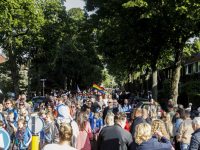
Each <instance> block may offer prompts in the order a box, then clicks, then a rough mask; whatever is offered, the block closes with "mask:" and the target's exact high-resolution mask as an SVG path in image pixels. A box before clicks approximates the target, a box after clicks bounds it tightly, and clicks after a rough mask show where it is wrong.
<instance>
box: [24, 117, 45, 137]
mask: <svg viewBox="0 0 200 150" xmlns="http://www.w3.org/2000/svg"><path fill="white" fill-rule="evenodd" d="M44 125H45V123H44V120H43V119H42V118H41V117H40V116H37V115H36V116H32V117H31V118H30V119H29V120H28V122H27V127H28V129H29V130H30V131H31V133H33V134H35V133H40V132H41V131H42V129H43V127H44Z"/></svg>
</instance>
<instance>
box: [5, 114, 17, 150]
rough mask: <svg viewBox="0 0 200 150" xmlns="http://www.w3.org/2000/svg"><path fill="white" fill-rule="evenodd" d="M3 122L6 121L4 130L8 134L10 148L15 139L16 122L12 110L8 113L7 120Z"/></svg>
mask: <svg viewBox="0 0 200 150" xmlns="http://www.w3.org/2000/svg"><path fill="white" fill-rule="evenodd" d="M5 123H6V131H7V132H8V134H9V135H10V139H11V144H10V149H11V148H12V146H13V143H14V139H15V132H16V131H17V122H16V121H15V120H14V112H13V111H11V112H9V113H8V120H7V121H6V122H5Z"/></svg>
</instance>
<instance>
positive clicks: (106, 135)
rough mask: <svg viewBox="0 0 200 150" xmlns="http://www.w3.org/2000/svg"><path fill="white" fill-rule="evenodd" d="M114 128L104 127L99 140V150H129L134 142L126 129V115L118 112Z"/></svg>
mask: <svg viewBox="0 0 200 150" xmlns="http://www.w3.org/2000/svg"><path fill="white" fill-rule="evenodd" d="M114 123H115V125H114V126H107V127H104V128H103V129H102V130H101V132H100V134H99V138H98V140H97V150H128V149H130V145H131V143H132V141H133V139H132V136H131V134H130V132H128V131H126V130H125V129H124V127H125V125H126V114H125V113H123V112H117V113H116V115H115V117H114Z"/></svg>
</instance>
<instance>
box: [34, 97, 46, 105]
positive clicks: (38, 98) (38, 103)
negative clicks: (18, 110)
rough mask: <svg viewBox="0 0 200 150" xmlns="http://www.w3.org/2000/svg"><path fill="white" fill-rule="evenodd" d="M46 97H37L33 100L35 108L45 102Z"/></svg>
mask: <svg viewBox="0 0 200 150" xmlns="http://www.w3.org/2000/svg"><path fill="white" fill-rule="evenodd" d="M44 99H45V97H44V96H36V97H33V98H32V99H31V102H32V103H33V107H37V106H39V105H40V103H42V102H43V101H44Z"/></svg>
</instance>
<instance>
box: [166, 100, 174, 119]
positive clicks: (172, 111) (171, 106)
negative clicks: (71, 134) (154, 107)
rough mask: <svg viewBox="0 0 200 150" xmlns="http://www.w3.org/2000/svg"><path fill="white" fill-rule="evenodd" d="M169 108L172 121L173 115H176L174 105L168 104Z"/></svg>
mask: <svg viewBox="0 0 200 150" xmlns="http://www.w3.org/2000/svg"><path fill="white" fill-rule="evenodd" d="M167 109H168V111H169V114H170V118H171V121H172V118H173V116H174V115H175V112H174V110H173V105H172V104H169V105H168V106H167Z"/></svg>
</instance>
